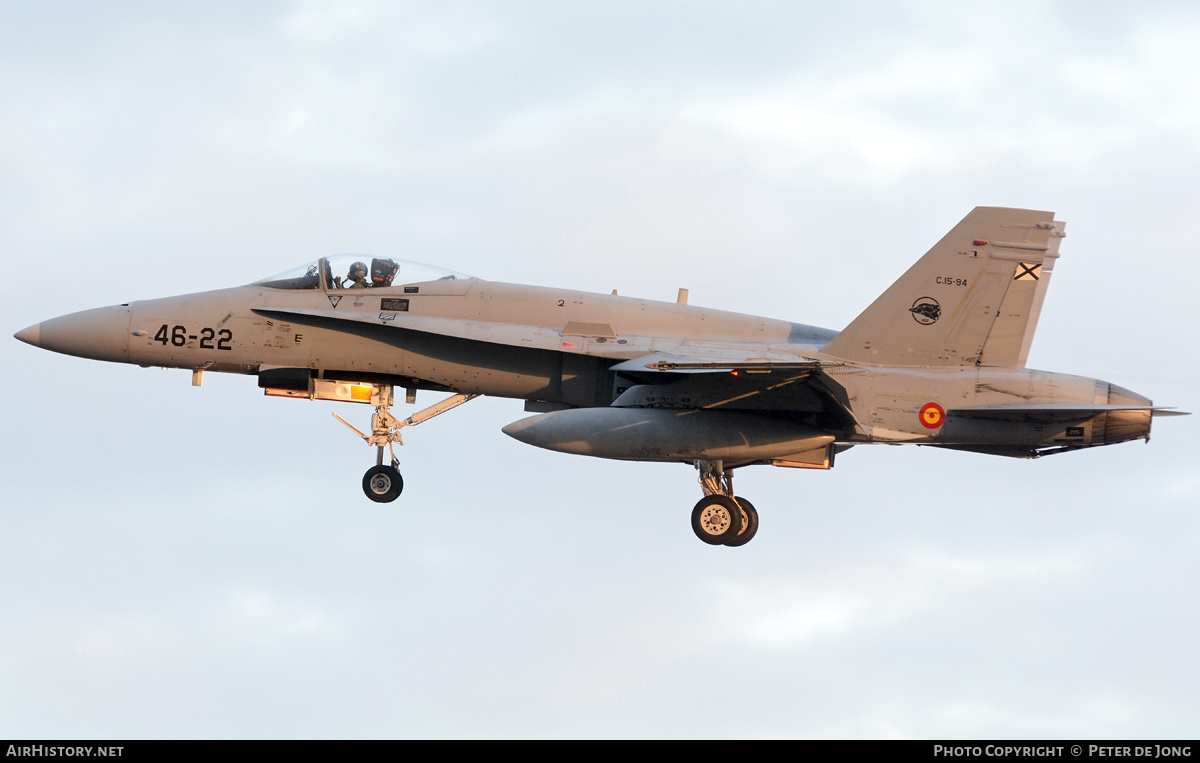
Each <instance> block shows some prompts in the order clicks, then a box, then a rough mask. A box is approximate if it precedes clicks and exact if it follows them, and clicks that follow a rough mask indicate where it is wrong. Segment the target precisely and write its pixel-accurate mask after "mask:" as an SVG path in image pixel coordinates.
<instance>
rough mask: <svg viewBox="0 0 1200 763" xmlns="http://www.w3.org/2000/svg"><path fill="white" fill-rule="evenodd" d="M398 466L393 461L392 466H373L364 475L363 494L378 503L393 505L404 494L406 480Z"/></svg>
mask: <svg viewBox="0 0 1200 763" xmlns="http://www.w3.org/2000/svg"><path fill="white" fill-rule="evenodd" d="M396 466H397V464H396V462H395V461H392V463H391V465H390V466H385V465H383V464H380V465H379V466H372V467H371V468H370V469H368V470H367V473H366V474H364V475H363V481H362V485H363V492H364V493H366V494H367V498H370V499H371V500H372V501H375V502H376V503H391V502H392V501H394V500H396V499H397V498H399V497H400V493H402V492H404V478H403V477H401V476H400V470H399V469H397V468H396Z"/></svg>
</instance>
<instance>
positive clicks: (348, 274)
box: [253, 254, 471, 291]
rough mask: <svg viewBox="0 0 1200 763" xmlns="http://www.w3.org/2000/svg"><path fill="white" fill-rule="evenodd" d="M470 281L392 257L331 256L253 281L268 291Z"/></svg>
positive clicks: (430, 267)
mask: <svg viewBox="0 0 1200 763" xmlns="http://www.w3.org/2000/svg"><path fill="white" fill-rule="evenodd" d="M457 278H471V276H469V275H466V274H465V273H458V272H455V271H453V270H446V269H445V268H438V267H434V266H432V265H425V264H423V263H420V262H410V261H409V260H399V259H395V258H392V257H371V256H369V255H364V254H335V255H333V256H332V257H322V258H321V259H319V260H317V261H316V262H310V263H309V264H307V265H303V266H301V267H298V268H295V269H293V270H288V271H286V272H284V273H280V274H278V275H274V276H271V277H270V278H264V279H262V280H261V281H255V282H254V284H253V285H254V286H266V287H268V288H271V289H324V290H327V291H334V290H337V289H370V288H385V287H388V286H401V285H403V284H410V283H423V282H425V281H443V280H447V279H457Z"/></svg>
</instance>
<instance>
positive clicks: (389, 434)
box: [333, 385, 479, 503]
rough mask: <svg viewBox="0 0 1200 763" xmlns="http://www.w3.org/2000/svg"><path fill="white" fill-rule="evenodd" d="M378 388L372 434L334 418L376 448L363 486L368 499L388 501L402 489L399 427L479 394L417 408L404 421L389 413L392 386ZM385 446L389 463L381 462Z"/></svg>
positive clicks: (438, 412)
mask: <svg viewBox="0 0 1200 763" xmlns="http://www.w3.org/2000/svg"><path fill="white" fill-rule="evenodd" d="M377 391H378V393H379V395H378V398H376V399H377V400H378V401H379V405H378V406H377V407H376V408H375V415H374V416H372V417H371V434H369V435H367V434H363V433H362V432H360V431H359V430H358V429H356V428H355V427H354V425H353V424H351V423H350V422H348V421H346V420H345V419H343V418H342V417H341V416H339V415H337V414H336V413H335V414H333V417H334V418H335V419H337V420H338V421H340V422H342V423H343V424H345V425H346V426H348V427H350V429H351V430H352V431H353V432H354V433H355V434H356V435H358V436H359V437H361V438H363V439H364V440H366V441H367V445H374V446H375V447H377V448H378V449H379V452H378V455H377V457H376V459H375V466H373V467H371V468H370V469H368V470H367V473H366V474H364V475H363V481H362V487H363V492H364V493H366V495H367V498H370V499H371V500H372V501H375V502H376V503H390V502H392V501H394V500H396V499H397V498H399V497H400V493H401V492H402V491H403V490H404V478H403V477H401V476H400V462H399V461H397V460H396V451H395V448H394V447H393V446H392V443H397V442H398V443H400V444H401V445H403V444H404V440H403V439H401V437H400V430H401V429H402V428H404V427H411V426H416V425H417V424H420V423H421V422H423V421H428V420H429V419H432V418H433V417H434V416H437V415H439V414H442V413H445V412H446V411H449V410H451V409H453V408H457V407H458V406H460V405H462V404H463V403H465V402H467V401H468V400H473V399H475V398H477V397H479V395H454V396H452V397H448V398H446V399H445V400H443V401H441V402H440V403H437V404H435V405H431V406H429V407H428V408H425V409H423V410H420V411H417V412H416V413H414V414H413V415H411V416H409V417H408V418H407V419H404V420H403V421H401V420H399V419H397V418H396V417H395V416H393V415H392V412H391V406H392V388H391V387H390V386H386V385H378V387H377ZM385 446H386V447H387V449H388V454H389V455H390V456H391V463H390V464H387V465H385V464H384V463H383V449H384V447H385Z"/></svg>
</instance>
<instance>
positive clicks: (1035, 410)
mask: <svg viewBox="0 0 1200 763" xmlns="http://www.w3.org/2000/svg"><path fill="white" fill-rule="evenodd" d="M1145 410H1149V411H1150V412H1151V413H1153V414H1154V415H1155V416H1172V415H1174V416H1179V415H1184V416H1186V415H1187V414H1186V413H1185V412H1183V411H1175V410H1174V409H1171V408H1154V407H1151V406H1145V405H1104V404H1090V403H1024V404H1020V405H975V406H969V407H967V408H952V409H950V410H948V411H946V415H947V416H950V415H953V416H956V417H965V418H973V419H989V420H991V421H1026V422H1045V423H1050V422H1062V421H1082V420H1084V419H1090V418H1092V417H1093V416H1096V415H1097V414H1100V413H1109V412H1112V411H1145Z"/></svg>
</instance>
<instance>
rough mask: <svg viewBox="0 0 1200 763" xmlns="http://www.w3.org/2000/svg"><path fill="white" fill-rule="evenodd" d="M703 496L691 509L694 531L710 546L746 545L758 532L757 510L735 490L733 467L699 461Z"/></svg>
mask: <svg viewBox="0 0 1200 763" xmlns="http://www.w3.org/2000/svg"><path fill="white" fill-rule="evenodd" d="M696 469H698V470H699V471H700V486H701V488H702V489H703V490H704V497H703V498H701V499H700V501H699V502H698V503H697V504H696V506H695V508H693V509H692V532H694V533H696V537H697V538H699V539H700V540H702V541H704V542H705V543H707V544H709V545H711V546H734V547H736V546H744V545H746V544H747V543H749V542H750V540H751V539H752V538H753V537H754V535H755V533H757V532H758V511H757V510H756V509H755V508H754V505H753V504H751V503H750V502H749V501H747V500H746V499H745V498H741V497H739V496H736V495H734V494H733V470H732V469H730V470H728V471H726V470H725V468H724V464H723V463H722V462H721V461H697V462H696Z"/></svg>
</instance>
